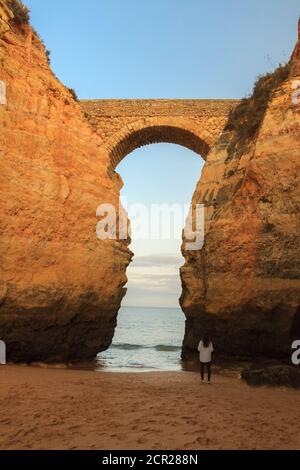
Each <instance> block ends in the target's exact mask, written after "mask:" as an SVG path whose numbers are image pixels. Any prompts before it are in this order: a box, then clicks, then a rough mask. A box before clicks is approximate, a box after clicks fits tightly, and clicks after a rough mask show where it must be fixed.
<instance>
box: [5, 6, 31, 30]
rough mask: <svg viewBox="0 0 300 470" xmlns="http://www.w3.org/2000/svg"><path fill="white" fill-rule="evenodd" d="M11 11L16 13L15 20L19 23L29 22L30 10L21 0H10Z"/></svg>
mask: <svg viewBox="0 0 300 470" xmlns="http://www.w3.org/2000/svg"><path fill="white" fill-rule="evenodd" d="M9 6H10V8H11V11H12V12H13V14H14V22H15V23H16V24H18V25H25V24H29V22H30V10H29V8H27V7H26V6H25V5H24V3H23V2H22V1H21V0H10V4H9Z"/></svg>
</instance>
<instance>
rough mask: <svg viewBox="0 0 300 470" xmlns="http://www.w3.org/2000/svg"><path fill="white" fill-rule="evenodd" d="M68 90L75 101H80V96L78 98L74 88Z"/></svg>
mask: <svg viewBox="0 0 300 470" xmlns="http://www.w3.org/2000/svg"><path fill="white" fill-rule="evenodd" d="M68 90H69V92H70V93H71V95H72V96H73V98H74V100H75V101H78V96H77V93H76V91H75V90H74V89H73V88H68Z"/></svg>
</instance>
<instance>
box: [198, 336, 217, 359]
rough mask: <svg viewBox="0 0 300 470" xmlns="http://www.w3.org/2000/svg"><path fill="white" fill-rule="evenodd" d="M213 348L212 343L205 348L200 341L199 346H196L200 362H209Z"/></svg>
mask: <svg viewBox="0 0 300 470" xmlns="http://www.w3.org/2000/svg"><path fill="white" fill-rule="evenodd" d="M213 350H214V347H213V344H212V342H210V343H209V346H208V347H207V348H206V347H205V346H204V344H203V341H202V340H201V341H200V343H199V345H198V351H199V353H200V354H199V359H200V362H205V363H207V362H211V353H212V352H213Z"/></svg>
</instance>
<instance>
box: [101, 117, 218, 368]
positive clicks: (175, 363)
mask: <svg viewBox="0 0 300 470" xmlns="http://www.w3.org/2000/svg"><path fill="white" fill-rule="evenodd" d="M166 130H167V135H166V134H165V131H166ZM176 131H177V132H176V133H174V132H175V129H174V128H172V129H170V127H168V129H166V126H164V127H163V128H158V127H156V128H151V129H149V128H147V129H143V130H141V131H138V132H133V133H132V134H130V135H129V136H127V137H125V138H123V139H122V140H121V142H119V143H118V145H117V146H116V147H115V148H114V151H112V159H113V167H115V165H116V162H117V161H118V162H121V163H119V164H118V167H117V169H116V170H117V172H118V173H119V174H120V176H121V177H122V179H123V183H124V186H123V188H122V191H121V199H122V203H123V206H125V207H126V209H127V210H128V214H129V219H130V221H131V226H132V242H131V245H130V249H131V250H132V251H133V253H134V258H133V260H132V263H131V264H130V266H129V268H128V269H127V277H128V283H127V286H126V287H127V294H126V296H125V297H124V299H123V303H122V307H121V309H120V312H119V314H118V325H117V328H116V331H115V336H114V339H113V343H112V345H111V347H110V348H109V349H108V350H107V351H105V352H103V353H101V354H100V355H99V358H100V363H101V364H102V365H105V366H108V367H110V368H113V369H121V370H126V369H130V370H132V369H137V370H147V369H149V370H152V369H163V370H177V369H179V368H180V367H181V361H180V358H181V345H182V340H183V336H184V324H185V317H184V314H183V312H182V311H181V309H180V306H179V302H178V299H179V297H180V295H181V281H180V275H179V268H180V267H181V266H182V265H183V263H184V259H183V257H182V255H181V244H182V230H183V227H184V224H185V217H186V215H187V212H188V210H189V207H190V203H191V199H192V195H193V192H194V190H195V187H196V184H197V182H198V180H199V178H200V176H201V171H202V168H203V165H204V160H203V159H202V158H199V154H200V152H203V153H204V156H206V155H207V153H208V150H209V147H208V145H207V144H206V143H205V142H204V141H202V140H200V139H199V138H197V137H196V136H195V135H194V134H192V133H189V132H186V131H185V130H183V131H182V132H178V129H176ZM186 139H188V140H186ZM189 139H190V140H189ZM169 140H170V142H169ZM160 141H161V142H163V143H159V144H157V145H148V144H152V143H157V142H160ZM174 141H175V142H174ZM179 142H180V145H178V143H179ZM169 143H172V144H174V143H175V144H177V145H166V144H169ZM139 147H143V148H139ZM196 148H197V153H196V152H195V149H196ZM191 150H194V151H191ZM129 153H130V155H128V154H129ZM126 155H128V157H127V158H126V159H125V158H124V157H125V156H126ZM123 159H124V160H123ZM122 160H123V161H122ZM162 205H163V206H168V207H169V208H170V209H171V212H172V208H174V206H177V208H179V209H180V210H181V217H180V216H179V217H178V214H179V213H177V214H175V213H174V212H172V214H171V217H170V219H169V220H168V222H170V224H171V226H170V231H169V232H168V234H166V233H164V228H163V227H158V225H159V224H160V223H161V219H159V218H156V219H153V218H152V219H151V217H152V215H153V213H152V208H153V206H155V207H156V209H157V208H158V210H159V208H160V207H161V206H162ZM139 206H143V207H144V209H145V213H144V214H142V217H141V218H139V214H138V212H139V208H140V207H139ZM160 214H162V217H164V215H165V213H164V212H161V213H160ZM172 216H173V218H172ZM147 218H148V219H147ZM146 219H147V220H146ZM152 224H154V227H153V226H152ZM141 225H142V226H145V225H147V230H146V231H145V232H144V234H145V237H143V233H141V232H139V235H141V237H139V236H137V231H138V230H139V228H140V227H139V226H141ZM167 225H168V223H167V224H165V226H167ZM144 228H145V227H144ZM155 234H156V236H155ZM153 235H154V236H153ZM166 235H167V236H166ZM168 235H170V236H168Z"/></svg>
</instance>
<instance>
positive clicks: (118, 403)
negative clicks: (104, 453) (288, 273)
mask: <svg viewBox="0 0 300 470" xmlns="http://www.w3.org/2000/svg"><path fill="white" fill-rule="evenodd" d="M0 382H1V387H0V400H1V417H0V448H1V449H94V450H97V449H99V450H100V449H110V450H116V449H123V450H125V449H134V450H136V449H147V450H148V449H149V450H150V449H156V450H159V449H166V450H170V449H173V450H174V449H175V450H178V449H180V450H188V449H190V450H198V449H199V450H201V449H300V426H299V422H300V393H299V392H296V391H291V390H287V389H271V388H250V387H249V386H248V385H246V384H245V383H243V382H242V381H241V380H240V379H239V378H238V376H237V374H235V373H232V374H228V375H225V374H216V375H215V376H214V379H213V383H212V384H211V385H206V384H205V385H200V383H199V376H198V374H197V373H194V372H155V373H129V374H127V373H126V374H125V373H111V372H104V373H97V372H93V371H80V370H60V369H42V368H37V367H27V366H26V367H25V366H24V367H22V366H1V367H0Z"/></svg>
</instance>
